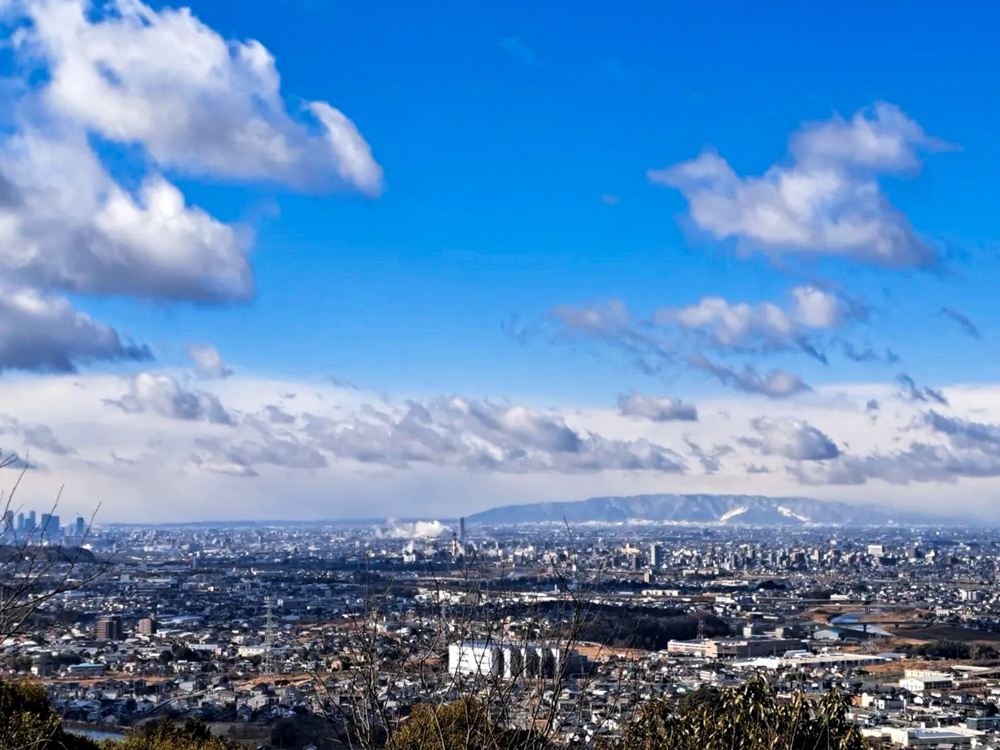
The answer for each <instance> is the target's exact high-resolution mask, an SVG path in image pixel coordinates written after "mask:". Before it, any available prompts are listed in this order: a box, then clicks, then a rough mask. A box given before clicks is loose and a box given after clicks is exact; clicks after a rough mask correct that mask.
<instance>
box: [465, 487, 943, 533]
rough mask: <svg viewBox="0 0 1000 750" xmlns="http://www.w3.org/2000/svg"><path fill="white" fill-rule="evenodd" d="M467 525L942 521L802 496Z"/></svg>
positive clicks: (477, 519)
mask: <svg viewBox="0 0 1000 750" xmlns="http://www.w3.org/2000/svg"><path fill="white" fill-rule="evenodd" d="M468 521H470V522H472V523H480V524H518V523H548V522H562V521H568V522H571V523H588V522H598V523H621V522H626V521H659V522H663V523H685V524H727V525H735V524H743V525H753V526H799V525H803V524H823V525H836V526H875V525H886V524H893V523H897V524H919V523H928V522H931V521H936V522H940V521H941V519H928V518H925V517H921V516H917V515H916V514H909V513H898V512H890V511H887V510H884V509H879V508H874V507H871V506H860V505H851V504H848V503H840V502H832V501H824V500H811V499H809V498H803V497H782V498H772V497H764V496H760V495H672V494H671V495H636V496H633V497H592V498H590V499H589V500H579V501H575V502H564V503H528V504H526V505H506V506H502V507H499V508H493V509H491V510H487V511H483V512H482V513H477V514H475V515H473V516H470V517H469V518H468Z"/></svg>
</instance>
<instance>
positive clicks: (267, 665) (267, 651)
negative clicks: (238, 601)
mask: <svg viewBox="0 0 1000 750" xmlns="http://www.w3.org/2000/svg"><path fill="white" fill-rule="evenodd" d="M273 649H274V611H273V609H272V600H271V597H270V596H267V597H265V598H264V659H263V661H262V662H261V665H260V671H261V674H267V675H270V674H274V662H273V660H272V654H271V652H272V650H273Z"/></svg>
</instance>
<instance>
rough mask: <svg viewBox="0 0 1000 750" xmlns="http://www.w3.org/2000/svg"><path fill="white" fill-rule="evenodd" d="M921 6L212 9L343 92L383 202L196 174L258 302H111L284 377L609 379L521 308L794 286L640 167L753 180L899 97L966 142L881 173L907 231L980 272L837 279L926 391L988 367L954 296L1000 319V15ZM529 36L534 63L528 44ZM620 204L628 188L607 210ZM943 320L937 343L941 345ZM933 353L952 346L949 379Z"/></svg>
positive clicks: (148, 330) (553, 386)
mask: <svg viewBox="0 0 1000 750" xmlns="http://www.w3.org/2000/svg"><path fill="white" fill-rule="evenodd" d="M902 8H903V6H902V5H883V6H882V7H881V9H874V10H873V9H871V8H870V7H869V6H867V5H862V4H846V5H844V4H837V5H836V6H832V5H831V6H829V7H828V8H827V9H826V10H825V11H823V10H821V9H818V8H814V9H812V10H811V11H809V12H803V11H802V10H801V9H797V10H796V6H795V5H794V4H793V5H789V6H785V5H782V4H774V5H771V6H768V8H766V9H761V8H759V7H757V8H753V9H750V8H749V6H744V5H742V4H738V3H731V4H727V3H721V4H718V3H708V4H698V5H697V6H685V5H680V6H675V7H672V8H668V7H666V6H665V5H664V4H661V3H641V4H633V5H630V7H629V10H628V12H622V11H621V10H617V11H612V9H611V8H610V6H608V5H606V4H603V3H580V4H576V5H575V6H574V10H573V12H572V13H567V12H565V10H564V9H563V8H562V7H561V6H558V5H555V4H550V5H543V6H542V7H539V6H538V5H537V4H534V3H527V4H519V3H511V4H506V3H505V4H493V5H491V6H490V5H487V6H482V5H475V6H460V5H459V4H454V3H442V4H437V5H433V4H432V5H425V4H420V5H419V6H415V5H412V4H404V3H389V4H385V3H378V4H372V3H318V2H317V3H307V2H299V3H289V4H281V5H280V6H279V5H277V4H275V3H273V2H270V1H266V2H249V3H239V4H231V3H225V2H207V3H196V4H194V5H193V9H194V11H195V13H196V14H197V15H198V16H199V17H201V18H202V19H203V20H204V21H205V22H206V23H208V24H209V25H211V26H213V27H214V28H216V29H217V30H219V31H220V32H222V33H225V34H227V35H231V36H234V37H237V38H257V39H262V40H264V41H265V42H266V44H267V46H268V48H269V49H270V50H271V51H272V52H273V53H274V55H275V57H276V59H277V63H278V69H279V71H280V72H281V75H282V80H283V85H284V90H285V92H286V97H287V98H288V99H289V100H290V101H292V102H294V100H295V98H296V97H304V98H327V99H329V100H331V101H333V102H334V103H336V104H337V106H339V107H340V108H341V109H343V110H344V111H345V112H347V113H349V115H350V116H351V117H352V119H354V121H355V122H356V123H357V124H358V126H359V128H360V129H361V131H362V132H363V133H364V134H365V136H366V138H367V139H368V141H369V142H370V143H371V144H372V147H373V151H374V154H375V157H376V158H377V159H378V161H379V162H380V163H381V164H382V165H383V167H384V168H385V170H386V185H387V189H386V192H385V194H384V195H382V196H381V197H380V198H379V199H378V200H376V201H368V200H363V199H362V200H355V199H353V198H352V197H350V196H344V195H337V196H333V197H330V196H319V197H301V196H296V195H290V194H287V193H285V194H282V193H281V192H279V191H274V190H270V189H268V188H267V187H266V186H265V187H261V186H250V187H246V186H241V187H233V186H219V185H208V186H206V185H201V184H186V185H184V187H185V192H186V193H187V194H188V195H189V197H190V199H191V200H192V202H197V203H199V204H201V205H204V206H206V207H207V208H210V209H211V210H212V211H213V212H214V213H216V214H217V215H219V216H221V217H224V218H231V219H247V218H249V220H250V221H251V222H252V223H254V225H255V226H256V227H257V229H258V231H259V238H258V242H257V246H256V249H255V250H254V253H253V261H254V267H255V271H256V275H257V279H258V284H259V295H258V297H257V299H256V300H254V301H253V303H251V304H250V305H249V306H246V307H237V308H234V309H230V308H226V309H222V310H204V309H183V308H182V309H177V308H170V309H160V308H150V307H148V306H143V305H141V304H140V305H139V309H138V310H136V309H135V308H136V306H135V305H134V304H133V303H132V302H128V303H120V304H119V303H116V305H115V311H116V313H118V312H119V311H120V312H121V313H124V314H126V315H128V317H129V326H128V329H129V331H131V332H132V333H133V334H134V335H135V336H136V337H138V338H141V339H143V340H147V341H154V342H163V346H164V347H165V346H166V345H167V343H168V342H170V340H171V339H176V333H177V331H178V329H180V330H181V331H190V333H188V334H187V335H189V336H190V337H192V338H197V339H200V338H207V339H209V340H212V341H213V342H215V343H216V345H217V346H218V347H219V348H220V350H222V351H223V352H224V353H225V354H226V355H227V357H228V358H231V359H233V360H234V361H236V362H238V363H239V364H240V365H241V366H245V367H248V368H252V369H255V370H264V371H266V372H269V373H274V374H279V373H280V374H294V375H297V376H301V375H308V374H316V373H317V372H327V371H329V372H331V373H336V374H338V375H340V376H343V377H347V378H354V379H358V380H362V381H365V382H371V383H373V384H376V385H378V386H380V387H383V388H389V389H393V390H397V391H403V390H405V389H413V388H415V389H416V390H419V391H425V390H442V389H443V390H446V391H447V390H462V391H468V390H469V389H472V390H473V391H475V392H479V393H482V394H493V393H496V392H497V391H498V390H500V389H506V388H510V387H513V388H514V390H515V391H516V392H517V393H518V394H519V395H525V396H530V395H532V394H533V392H536V391H537V392H540V393H542V394H544V395H546V396H548V397H550V398H552V397H558V396H559V395H560V394H563V393H565V392H566V389H567V386H568V385H569V387H571V388H572V389H573V390H574V393H573V396H574V398H577V399H582V398H586V397H587V396H588V394H589V393H590V392H591V389H595V390H596V392H597V393H601V394H604V393H606V392H608V391H609V390H614V389H616V388H621V387H623V379H624V378H625V377H630V374H628V375H627V374H626V373H623V372H621V370H620V368H618V367H614V366H611V367H608V366H602V365H600V364H596V365H595V364H594V362H593V361H592V360H591V361H587V360H582V359H581V358H580V357H579V355H578V354H577V353H570V352H566V351H560V350H558V349H556V350H553V349H552V348H551V347H547V346H543V345H534V346H529V347H528V348H527V349H525V350H521V349H519V347H517V346H514V345H512V343H511V342H510V341H509V340H508V339H507V338H506V337H505V336H504V334H503V332H502V330H501V323H502V321H504V320H506V319H507V318H508V317H510V316H518V317H520V318H522V319H528V320H530V319H534V318H536V317H538V316H540V315H542V314H543V313H544V312H545V311H546V310H547V309H549V308H550V307H552V306H554V305H557V304H563V303H583V302H586V301H589V300H597V299H601V298H605V297H621V298H623V299H626V300H627V301H628V302H629V304H630V305H633V306H635V307H636V309H638V310H643V309H645V310H652V309H653V308H655V307H657V306H659V305H662V304H667V303H672V304H678V303H689V302H693V301H695V300H696V299H697V297H698V296H699V295H701V294H706V293H715V294H720V295H723V296H726V297H736V298H742V299H748V300H756V299H767V298H771V297H773V296H775V295H776V294H777V293H780V292H781V291H782V290H784V289H785V288H787V287H788V286H789V285H790V284H791V283H793V279H790V278H789V277H788V276H784V275H781V274H777V273H776V272H775V270H774V268H773V266H772V265H771V264H768V263H766V262H755V263H745V262H737V261H734V260H733V259H732V257H731V256H729V255H727V252H726V249H725V248H720V247H718V246H717V245H716V244H714V243H705V242H700V241H699V239H698V238H697V237H692V236H691V233H689V232H686V231H685V227H684V226H683V222H680V221H678V220H677V219H678V218H679V216H680V215H681V214H682V212H683V210H684V201H683V199H682V198H681V197H680V196H679V195H677V194H676V193H674V192H673V191H670V190H664V189H661V188H657V187H654V186H651V185H649V184H648V183H647V181H646V180H645V177H644V173H645V171H646V170H647V169H649V168H651V167H658V166H666V165H669V164H672V163H675V162H678V161H680V160H683V159H685V158H690V157H692V156H694V155H696V154H697V153H698V152H699V151H700V150H701V149H702V148H703V147H704V146H705V145H711V146H714V147H715V148H717V149H718V150H719V152H720V153H721V154H723V155H725V156H726V157H727V158H728V159H729V160H730V161H731V163H732V164H733V165H734V167H735V168H736V169H737V171H740V172H741V173H751V174H752V173H759V172H761V171H763V169H765V168H766V167H767V166H768V165H769V164H771V163H773V162H774V161H775V160H777V159H778V158H780V157H781V155H782V154H783V153H784V150H785V145H786V141H787V138H788V134H789V133H790V132H791V131H793V130H795V129H796V128H797V127H798V125H799V124H800V123H801V122H803V121H809V120H818V119H824V118H827V117H829V116H830V115H831V114H833V113H835V112H840V113H843V114H845V115H849V114H850V113H852V112H854V111H856V110H858V109H860V108H861V107H864V106H867V105H869V104H871V103H872V102H874V101H878V100H884V101H889V102H893V103H896V104H899V105H900V106H901V107H902V108H903V109H904V110H905V111H906V112H907V113H908V114H909V115H910V116H911V117H912V118H913V119H915V120H916V121H917V122H919V123H921V124H922V125H923V126H924V128H925V130H927V132H928V133H931V134H934V135H937V136H939V137H942V138H944V139H945V140H948V141H949V142H953V143H956V144H958V145H959V146H961V149H962V150H961V151H958V152H955V153H942V154H938V155H936V156H935V157H934V158H932V159H930V160H929V161H928V163H927V164H926V166H925V167H924V170H923V173H922V175H921V176H920V177H919V178H918V179H912V180H911V179H899V180H892V181H889V182H887V183H886V191H887V192H888V194H889V195H890V196H891V198H892V200H893V202H895V203H896V204H897V205H898V206H900V207H901V208H902V209H903V210H905V211H906V212H907V214H908V216H909V217H910V219H911V221H912V222H913V224H914V226H915V227H916V228H917V229H918V230H920V231H922V232H924V233H925V234H926V235H927V236H928V237H930V238H933V239H934V240H936V241H939V242H940V243H941V244H942V245H943V246H948V247H953V252H955V253H956V254H957V255H958V256H959V258H960V259H959V260H957V261H956V262H954V263H953V264H951V266H952V267H950V268H949V269H948V272H947V273H948V274H949V276H950V277H949V278H948V279H947V280H946V281H942V280H941V279H940V278H938V277H935V276H933V275H929V274H926V273H922V272H917V273H910V274H906V275H903V276H902V277H901V278H900V277H898V274H892V275H888V274H884V273H879V272H872V271H870V270H869V269H860V270H859V269H855V268H845V267H844V264H831V267H830V268H824V269H822V270H823V273H824V275H825V276H828V277H830V278H833V279H835V280H837V281H838V282H841V283H844V284H845V285H850V287H851V290H852V292H854V293H858V294H862V295H863V296H864V297H865V298H866V299H868V300H870V301H871V303H872V304H873V306H880V307H881V308H884V309H878V311H877V314H878V317H879V323H880V325H882V326H883V327H882V329H881V330H880V331H879V332H878V333H879V337H884V338H886V339H888V340H891V341H893V342H894V345H895V346H897V347H899V348H900V349H904V350H905V353H906V359H907V362H908V363H912V364H911V365H910V366H911V367H913V368H917V369H920V368H926V370H921V371H922V372H926V377H927V378H929V379H931V380H934V381H939V382H944V381H948V380H957V381H964V380H980V379H982V378H983V377H988V375H989V372H990V367H989V365H990V364H993V363H992V362H991V361H989V360H990V359H991V358H990V357H989V355H988V353H987V352H986V351H984V349H983V347H976V346H975V345H974V343H970V342H966V341H962V340H961V339H959V340H957V341H955V340H950V339H951V337H949V336H948V333H949V332H950V324H949V323H948V322H947V321H946V320H937V319H935V317H934V315H933V314H934V312H936V308H935V305H938V303H939V301H940V302H941V303H942V304H950V303H951V301H955V304H961V305H962V306H963V310H964V311H966V312H968V313H969V314H970V315H972V316H973V317H974V318H975V319H976V320H977V321H979V322H980V323H981V325H982V326H983V327H984V328H985V329H988V327H989V320H990V318H991V317H992V316H993V313H992V311H991V310H990V308H991V305H990V301H991V299H990V298H991V289H990V284H985V283H981V281H982V280H981V279H979V280H978V283H977V275H978V269H979V268H981V267H982V265H980V264H981V263H983V262H984V261H985V265H987V266H991V265H992V259H991V256H992V255H993V252H992V248H993V245H994V243H995V238H997V236H998V235H1000V214H998V212H997V211H995V210H994V209H993V207H992V206H991V205H990V204H989V192H990V191H989V190H984V189H983V187H984V186H985V185H987V184H988V182H989V180H990V179H991V178H992V175H993V174H995V173H996V171H997V166H998V165H997V160H998V158H1000V153H998V148H997V147H996V145H995V141H994V137H993V135H994V133H993V127H992V123H991V118H990V117H988V116H987V115H986V113H987V112H988V108H989V106H988V102H989V100H990V99H992V98H994V97H995V96H996V94H995V93H994V92H995V91H996V90H997V89H998V84H1000V81H998V80H997V79H998V73H997V71H998V70H1000V66H998V65H997V62H998V61H997V59H996V58H997V55H998V53H997V51H996V49H995V45H992V44H991V42H990V40H989V34H988V32H987V30H988V29H989V28H992V27H993V24H991V23H990V22H989V21H990V20H991V19H990V16H995V15H996V11H995V8H993V6H991V5H990V4H988V3H984V4H982V5H981V12H982V14H983V18H982V19H981V21H980V22H976V23H973V22H972V19H971V16H970V14H969V13H967V12H965V13H962V14H955V15H953V16H949V15H948V14H946V13H942V12H941V9H940V8H937V9H932V8H930V6H929V5H917V6H916V7H913V6H908V7H907V9H906V12H905V13H904V12H901V9H902ZM887 27H889V28H892V29H893V33H892V34H886V33H885V29H886V28H887ZM977 29H978V30H979V33H978V35H977ZM510 39H517V40H519V43H520V44H521V45H523V48H524V49H526V50H530V54H531V55H532V56H533V60H531V61H525V60H524V59H519V58H518V57H517V56H515V55H513V54H511V53H510V52H509V51H508V50H507V49H506V47H507V46H509V45H505V44H504V40H510ZM932 50H933V51H932ZM293 106H294V105H293ZM604 194H612V195H616V196H618V197H619V198H620V199H621V200H620V203H618V204H617V205H614V206H606V205H604V204H603V203H602V202H601V200H600V197H601V196H602V195H604ZM967 255H969V256H973V257H974V258H975V259H976V261H977V263H976V269H977V270H976V271H971V270H970V265H971V261H970V260H966V259H965V258H964V257H962V256H967ZM883 290H886V291H887V292H888V294H889V295H890V296H891V302H887V303H886V302H883V299H884V294H885V292H883ZM959 300H960V302H959ZM98 309H99V308H98ZM928 327H929V328H930V330H931V331H935V332H937V333H938V334H939V335H938V337H937V338H938V343H937V346H935V347H933V351H930V350H931V347H928V346H926V341H925V334H926V332H927V330H928ZM247 330H252V331H253V335H252V336H247V335H246V332H247ZM874 335H875V334H874V332H873V337H874ZM939 347H945V348H946V350H947V352H948V354H949V355H952V356H948V357H946V358H945V359H946V360H947V361H948V364H949V366H948V369H943V368H942V367H941V366H940V364H938V360H939V356H940V353H941V349H940V348H939ZM973 355H974V356H973ZM817 375H819V376H820V377H821V378H822V379H824V380H838V379H843V378H846V379H871V378H877V377H880V376H881V375H882V372H880V371H879V370H878V369H873V368H860V369H859V368H846V369H845V370H843V371H841V372H838V371H837V368H833V370H832V371H830V369H829V368H828V369H826V370H818V371H817ZM568 379H571V383H572V384H571V385H570V384H569V383H567V380H568Z"/></svg>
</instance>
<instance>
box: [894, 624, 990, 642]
mask: <svg viewBox="0 0 1000 750" xmlns="http://www.w3.org/2000/svg"><path fill="white" fill-rule="evenodd" d="M887 629H888V630H891V631H892V633H893V635H894V636H895V638H896V640H898V641H900V642H902V643H924V642H926V641H941V640H949V641H962V642H963V643H989V644H994V645H995V644H997V643H1000V633H989V632H987V631H984V630H969V629H968V628H960V627H956V626H954V625H943V624H932V625H916V624H915V625H900V626H898V627H893V628H887Z"/></svg>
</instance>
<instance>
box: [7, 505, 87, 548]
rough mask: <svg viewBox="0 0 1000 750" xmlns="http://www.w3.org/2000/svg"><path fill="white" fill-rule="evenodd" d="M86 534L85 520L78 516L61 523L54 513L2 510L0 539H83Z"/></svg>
mask: <svg viewBox="0 0 1000 750" xmlns="http://www.w3.org/2000/svg"><path fill="white" fill-rule="evenodd" d="M86 534H87V522H86V521H85V520H84V519H83V518H82V517H80V516H78V517H77V519H76V521H75V522H74V523H72V524H67V525H66V526H63V525H62V519H61V518H60V517H59V516H58V515H56V514H55V513H42V514H40V515H39V514H37V513H36V512H35V511H33V510H31V511H28V512H27V513H17V514H16V515H15V513H14V511H13V510H7V511H4V514H3V520H2V522H0V540H8V541H12V540H25V539H31V540H33V541H53V542H54V541H62V540H64V539H67V538H70V539H83V537H84V536H86Z"/></svg>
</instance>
